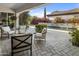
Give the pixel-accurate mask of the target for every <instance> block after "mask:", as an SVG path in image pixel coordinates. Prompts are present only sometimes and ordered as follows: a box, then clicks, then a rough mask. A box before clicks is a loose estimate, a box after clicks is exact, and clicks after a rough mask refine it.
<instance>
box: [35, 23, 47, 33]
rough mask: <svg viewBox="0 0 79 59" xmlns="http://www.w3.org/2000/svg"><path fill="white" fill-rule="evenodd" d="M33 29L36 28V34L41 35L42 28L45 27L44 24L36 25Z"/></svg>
mask: <svg viewBox="0 0 79 59" xmlns="http://www.w3.org/2000/svg"><path fill="white" fill-rule="evenodd" d="M35 27H36V32H38V33H41V32H42V30H43V28H47V25H46V24H37V25H35Z"/></svg>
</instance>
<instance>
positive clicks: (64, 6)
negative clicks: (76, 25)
mask: <svg viewBox="0 0 79 59" xmlns="http://www.w3.org/2000/svg"><path fill="white" fill-rule="evenodd" d="M44 8H46V12H47V14H50V13H51V12H53V11H63V10H70V9H74V8H79V4H78V3H50V4H47V5H44V6H41V7H38V8H35V9H32V10H31V11H30V13H29V14H30V15H31V16H37V17H43V13H44Z"/></svg>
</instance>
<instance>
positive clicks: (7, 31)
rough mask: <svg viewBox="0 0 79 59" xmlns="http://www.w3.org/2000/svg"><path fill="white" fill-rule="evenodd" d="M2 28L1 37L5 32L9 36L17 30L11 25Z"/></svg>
mask: <svg viewBox="0 0 79 59" xmlns="http://www.w3.org/2000/svg"><path fill="white" fill-rule="evenodd" d="M1 29H2V30H1V32H2V33H1V39H2V37H3V35H4V34H6V35H8V38H9V37H10V35H11V34H13V33H15V31H12V30H11V29H10V27H9V26H5V27H1Z"/></svg>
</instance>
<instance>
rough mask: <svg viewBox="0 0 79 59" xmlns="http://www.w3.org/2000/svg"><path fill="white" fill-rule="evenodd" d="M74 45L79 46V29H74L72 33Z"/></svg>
mask: <svg viewBox="0 0 79 59" xmlns="http://www.w3.org/2000/svg"><path fill="white" fill-rule="evenodd" d="M69 34H70V35H71V42H72V45H75V46H79V29H77V28H74V29H73V30H72V31H71V32H70V33H69Z"/></svg>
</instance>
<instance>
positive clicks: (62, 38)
mask: <svg viewBox="0 0 79 59" xmlns="http://www.w3.org/2000/svg"><path fill="white" fill-rule="evenodd" d="M42 5H45V4H44V3H23V4H21V3H18V4H17V3H11V4H6V3H4V4H0V6H1V9H0V11H1V12H7V16H8V13H13V14H14V15H15V16H16V17H17V18H16V26H15V27H16V29H17V28H19V26H20V25H19V21H20V20H19V15H20V14H21V13H23V12H25V11H30V10H31V9H33V8H37V7H39V6H42ZM30 28H31V29H30V30H29V32H30V33H32V31H33V30H35V28H34V27H30ZM68 33H69V32H68V31H64V30H56V29H47V35H46V41H42V40H40V41H35V40H34V37H32V38H33V39H32V42H33V43H32V55H33V56H72V55H73V56H77V55H78V56H79V47H75V46H72V43H71V41H69V39H70V35H69V34H68ZM22 42H23V41H22ZM0 55H1V56H11V39H8V38H5V39H3V40H0ZM17 55H19V56H28V55H29V52H28V51H24V52H21V53H19V54H16V55H15V56H17Z"/></svg>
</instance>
